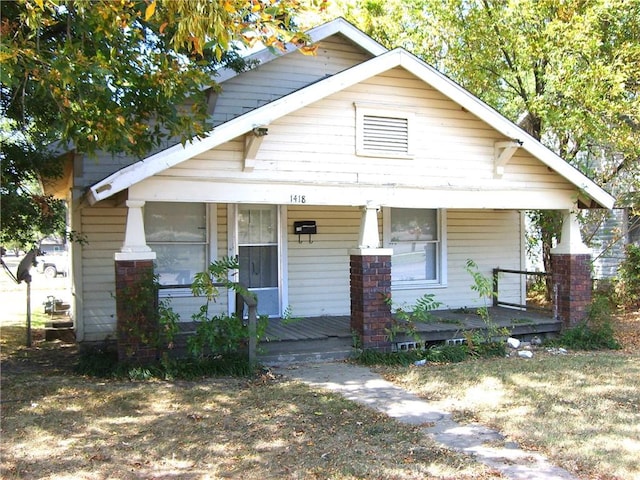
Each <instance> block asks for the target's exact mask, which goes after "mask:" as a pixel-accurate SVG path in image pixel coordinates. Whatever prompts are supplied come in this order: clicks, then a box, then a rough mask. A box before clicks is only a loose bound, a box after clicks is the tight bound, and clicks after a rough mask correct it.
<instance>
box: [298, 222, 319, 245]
mask: <svg viewBox="0 0 640 480" xmlns="http://www.w3.org/2000/svg"><path fill="white" fill-rule="evenodd" d="M293 233H295V234H296V235H298V242H299V243H302V240H300V235H309V243H313V242H312V241H311V235H315V234H316V233H318V228H317V227H316V221H315V220H300V221H297V222H293Z"/></svg>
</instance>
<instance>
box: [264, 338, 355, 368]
mask: <svg viewBox="0 0 640 480" xmlns="http://www.w3.org/2000/svg"><path fill="white" fill-rule="evenodd" d="M351 341H352V339H351V338H344V337H341V338H325V339H322V340H306V341H295V340H293V341H278V342H263V343H260V345H259V350H258V355H257V357H258V361H259V362H260V363H261V364H263V365H265V366H269V367H279V366H285V365H291V364H296V363H318V362H335V361H340V360H346V359H347V358H349V357H350V356H351V355H352V354H353V348H352V347H351Z"/></svg>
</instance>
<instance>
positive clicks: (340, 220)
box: [285, 206, 362, 317]
mask: <svg viewBox="0 0 640 480" xmlns="http://www.w3.org/2000/svg"><path fill="white" fill-rule="evenodd" d="M287 211H288V218H287V251H288V285H289V292H288V294H289V295H288V298H289V305H290V306H291V308H292V314H293V315H294V316H310V317H317V316H322V315H349V313H350V308H351V307H350V305H351V304H350V287H349V253H348V252H349V249H350V248H355V247H357V245H358V236H359V232H360V219H361V216H362V214H361V211H360V209H359V208H355V207H331V208H318V207H301V206H290V207H289V208H288V209H287ZM298 220H315V221H316V225H317V228H318V233H317V234H316V235H312V236H311V240H312V241H313V243H309V236H308V235H302V236H300V241H301V242H302V243H299V242H298V235H296V234H294V233H293V222H294V221H298ZM285 307H287V305H285Z"/></svg>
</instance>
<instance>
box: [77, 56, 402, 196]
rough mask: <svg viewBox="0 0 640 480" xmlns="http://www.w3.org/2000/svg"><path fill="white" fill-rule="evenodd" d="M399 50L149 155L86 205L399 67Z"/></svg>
mask: <svg viewBox="0 0 640 480" xmlns="http://www.w3.org/2000/svg"><path fill="white" fill-rule="evenodd" d="M401 54H402V52H401V51H400V50H393V51H391V52H388V53H386V54H383V55H381V56H379V57H375V58H373V59H371V60H370V61H368V62H365V63H361V64H359V65H356V66H355V67H352V68H350V69H348V70H345V71H343V72H340V73H338V74H336V75H333V76H331V77H327V78H326V79H324V80H322V81H320V82H317V83H314V84H312V85H310V86H308V87H305V88H302V89H300V90H297V91H295V92H293V93H290V94H289V95H287V96H285V97H282V98H280V99H277V100H274V101H273V102H270V103H268V104H266V105H264V106H262V107H259V108H257V109H255V110H252V111H251V112H248V113H246V114H244V115H242V116H240V117H237V118H234V119H232V120H229V121H228V122H225V123H223V124H222V125H219V126H217V127H216V128H214V129H213V130H212V131H211V132H209V134H208V135H207V136H206V137H204V138H201V139H195V140H193V141H192V142H191V143H189V144H187V145H185V146H182V144H178V145H174V146H173V147H170V148H168V149H166V150H163V151H161V152H158V153H156V154H155V155H151V156H150V157H147V158H145V159H144V160H141V161H139V162H136V163H134V164H132V165H129V166H128V167H125V168H123V169H121V170H118V171H117V172H115V173H113V174H112V175H110V176H108V177H107V178H105V179H103V180H101V181H100V182H98V183H96V184H94V185H93V186H91V187H90V188H89V191H88V197H87V198H88V201H89V203H90V204H92V205H93V204H94V203H96V202H98V201H100V200H103V199H105V198H108V197H110V196H112V195H114V194H116V193H118V192H120V191H122V190H125V189H126V188H128V187H130V186H131V185H133V184H135V183H137V182H140V181H142V180H144V179H145V178H148V177H151V176H153V175H155V174H156V173H159V172H161V171H163V170H166V169H168V168H171V167H173V166H175V165H177V164H179V163H181V162H183V161H185V160H188V159H190V158H192V157H194V156H196V155H199V154H201V153H203V152H206V151H207V150H210V149H212V148H215V147H217V146H218V145H221V144H222V143H225V142H228V141H230V140H233V139H234V138H236V137H238V136H240V135H243V134H245V133H246V132H248V131H249V130H251V129H252V128H254V127H256V126H263V125H269V124H270V123H272V122H273V121H274V120H277V119H278V118H281V117H283V116H284V115H287V114H288V113H291V112H293V111H296V110H298V109H300V108H303V107H305V106H307V105H309V104H311V103H313V102H316V101H318V100H321V99H322V98H324V97H327V96H329V95H331V94H333V93H336V92H339V91H340V90H343V89H345V88H348V87H350V86H352V85H355V84H356V83H358V82H360V81H363V80H365V79H367V78H370V77H372V76H375V75H378V74H379V73H382V72H384V71H386V70H389V69H390V68H394V67H396V66H398V65H399V63H400V55H401Z"/></svg>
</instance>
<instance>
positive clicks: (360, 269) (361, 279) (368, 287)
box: [349, 248, 392, 351]
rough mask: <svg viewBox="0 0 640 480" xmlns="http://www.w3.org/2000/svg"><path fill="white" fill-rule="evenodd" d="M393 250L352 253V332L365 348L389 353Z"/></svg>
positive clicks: (353, 251) (357, 251)
mask: <svg viewBox="0 0 640 480" xmlns="http://www.w3.org/2000/svg"><path fill="white" fill-rule="evenodd" d="M391 252H392V250H391V249H383V248H379V249H356V250H351V251H350V252H349V254H350V267H351V330H352V331H354V332H356V333H357V334H358V335H359V337H360V340H361V342H362V348H364V349H376V350H385V351H387V350H390V349H391V342H389V339H388V337H387V331H386V330H387V329H388V328H389V327H390V326H391V306H390V305H388V304H387V303H386V302H385V299H386V298H387V297H388V296H389V295H391Z"/></svg>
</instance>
